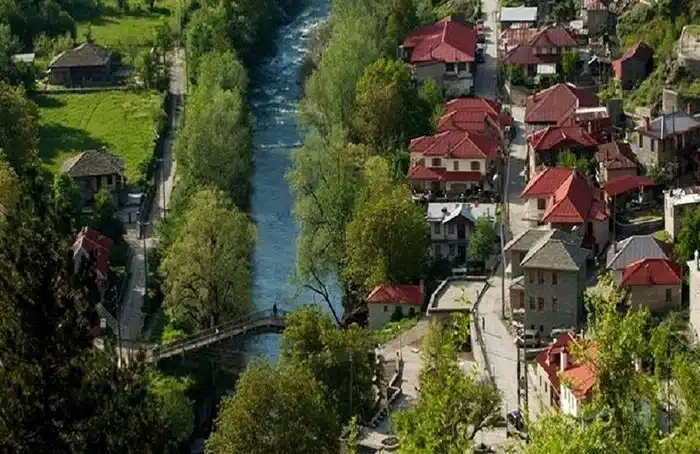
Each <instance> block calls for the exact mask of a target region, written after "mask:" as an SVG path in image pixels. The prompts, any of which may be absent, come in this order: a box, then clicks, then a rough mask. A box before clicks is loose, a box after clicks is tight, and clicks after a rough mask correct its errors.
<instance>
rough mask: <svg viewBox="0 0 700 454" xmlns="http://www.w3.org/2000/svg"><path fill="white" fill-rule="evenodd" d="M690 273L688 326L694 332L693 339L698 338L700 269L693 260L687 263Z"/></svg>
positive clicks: (699, 337)
mask: <svg viewBox="0 0 700 454" xmlns="http://www.w3.org/2000/svg"><path fill="white" fill-rule="evenodd" d="M688 268H689V270H690V275H689V276H688V282H689V287H690V327H691V328H692V330H693V332H694V333H695V339H696V340H698V339H700V270H698V266H697V265H696V264H695V263H694V262H689V263H688Z"/></svg>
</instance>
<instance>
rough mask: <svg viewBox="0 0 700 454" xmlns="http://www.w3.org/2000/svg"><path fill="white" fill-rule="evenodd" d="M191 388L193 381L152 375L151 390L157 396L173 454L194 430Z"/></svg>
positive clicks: (158, 374) (163, 425) (160, 414)
mask: <svg viewBox="0 0 700 454" xmlns="http://www.w3.org/2000/svg"><path fill="white" fill-rule="evenodd" d="M190 386H192V381H191V380H189V379H180V378H175V377H170V376H167V375H163V374H160V373H155V372H154V373H152V374H151V380H150V388H149V390H150V392H151V394H153V396H155V401H156V403H157V405H158V408H159V416H160V418H161V422H162V427H164V428H165V431H166V433H167V440H168V445H169V446H170V449H172V451H173V452H175V451H176V450H177V449H178V448H179V447H180V446H181V444H182V443H183V442H184V441H185V440H187V439H188V438H189V437H190V435H191V434H192V429H193V428H194V412H193V409H192V403H193V402H192V400H191V399H190V398H189V397H187V390H188V389H189V388H190Z"/></svg>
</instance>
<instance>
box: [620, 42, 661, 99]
mask: <svg viewBox="0 0 700 454" xmlns="http://www.w3.org/2000/svg"><path fill="white" fill-rule="evenodd" d="M653 56H654V51H652V50H651V48H650V47H649V46H647V45H646V43H644V42H642V41H639V42H638V43H637V44H635V45H634V47H632V48H631V49H629V50H627V52H625V53H624V54H623V55H622V56H621V57H620V58H618V59H617V60H613V61H612V67H613V71H614V72H615V78H616V79H617V80H619V81H620V85H622V88H623V89H624V90H630V89H632V88H633V87H634V86H635V85H637V84H638V83H640V82H641V81H643V80H644V79H646V78H647V76H648V75H649V74H651V71H652V69H653Z"/></svg>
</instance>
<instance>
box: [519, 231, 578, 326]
mask: <svg viewBox="0 0 700 454" xmlns="http://www.w3.org/2000/svg"><path fill="white" fill-rule="evenodd" d="M578 243H579V241H578V239H577V238H576V237H575V236H573V235H569V234H567V233H566V232H563V231H560V230H550V231H548V232H546V233H545V235H543V236H542V237H541V238H539V239H538V240H537V241H536V242H535V243H534V244H533V246H532V247H531V248H530V250H529V251H528V252H527V254H525V257H524V258H523V260H522V261H521V262H520V268H521V269H522V271H523V275H522V276H520V277H518V278H516V279H514V280H513V281H512V283H511V285H510V292H509V293H510V302H511V310H512V311H513V314H514V318H515V316H516V315H517V316H518V317H519V318H520V317H522V319H521V320H519V321H521V322H522V323H523V326H525V328H526V329H531V330H537V331H539V332H540V334H541V335H543V336H548V335H549V333H550V332H551V331H552V329H555V328H570V327H577V326H578V325H579V324H580V323H581V322H582V321H583V291H584V289H585V286H586V260H587V258H588V256H589V251H588V250H586V249H584V248H581V247H580V246H578Z"/></svg>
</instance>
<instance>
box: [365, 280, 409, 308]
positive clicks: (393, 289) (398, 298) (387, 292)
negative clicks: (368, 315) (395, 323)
mask: <svg viewBox="0 0 700 454" xmlns="http://www.w3.org/2000/svg"><path fill="white" fill-rule="evenodd" d="M367 302H368V303H377V304H386V303H391V304H408V305H411V306H420V305H421V304H423V287H421V286H420V285H398V284H382V285H378V286H376V287H374V290H372V291H371V292H370V294H369V296H367Z"/></svg>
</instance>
